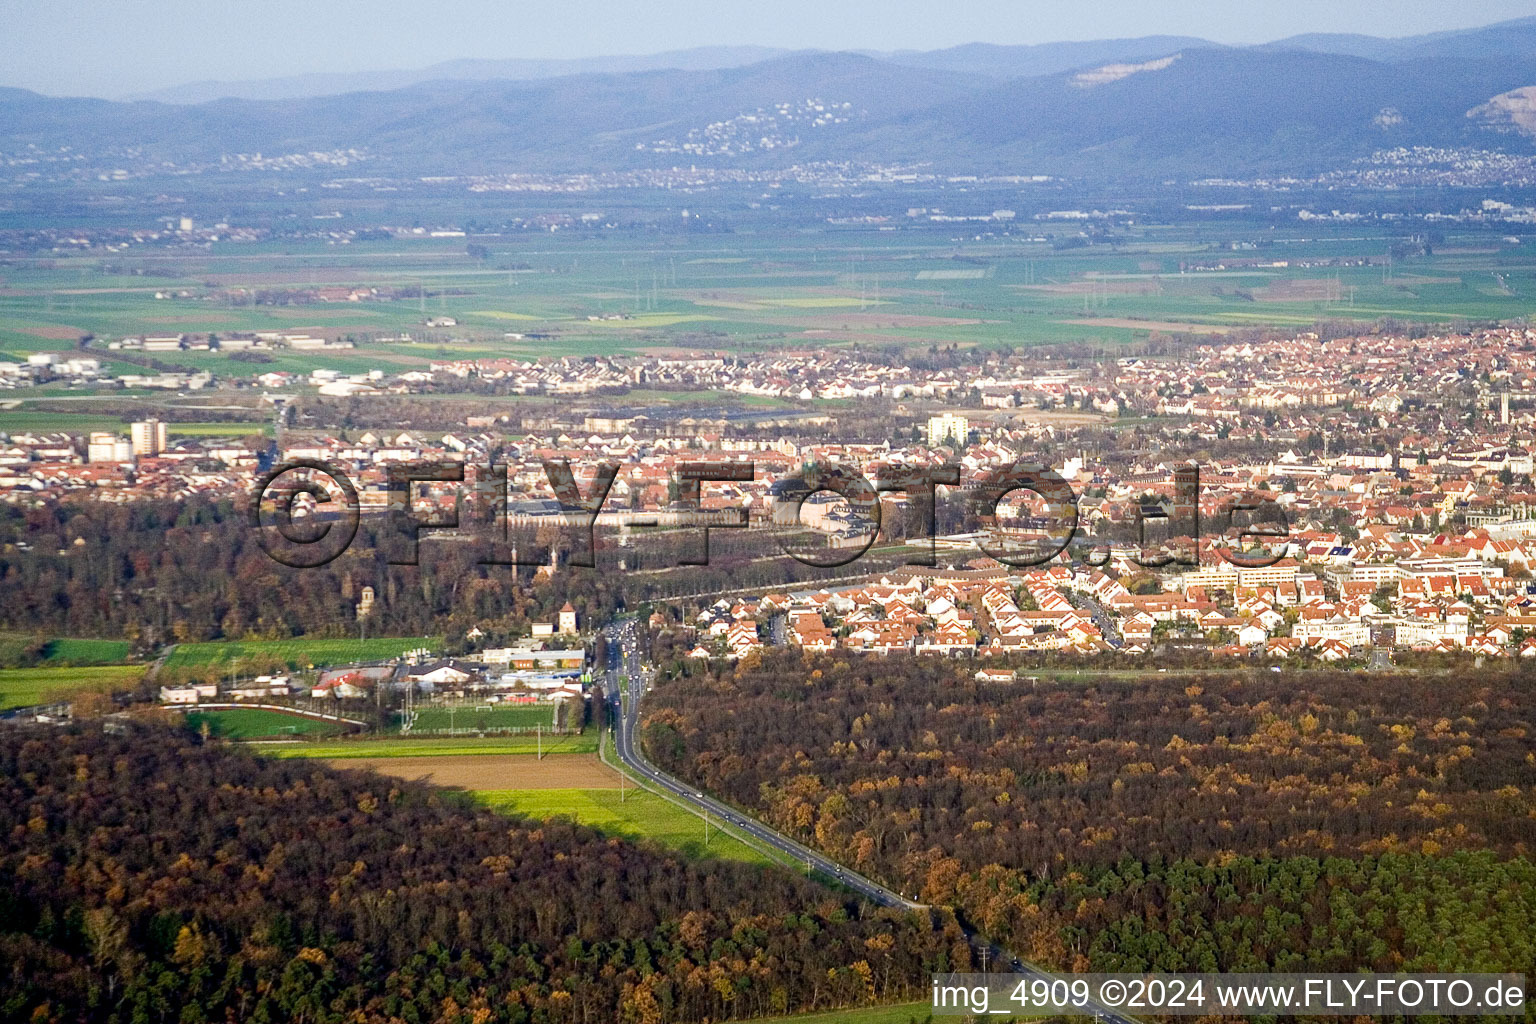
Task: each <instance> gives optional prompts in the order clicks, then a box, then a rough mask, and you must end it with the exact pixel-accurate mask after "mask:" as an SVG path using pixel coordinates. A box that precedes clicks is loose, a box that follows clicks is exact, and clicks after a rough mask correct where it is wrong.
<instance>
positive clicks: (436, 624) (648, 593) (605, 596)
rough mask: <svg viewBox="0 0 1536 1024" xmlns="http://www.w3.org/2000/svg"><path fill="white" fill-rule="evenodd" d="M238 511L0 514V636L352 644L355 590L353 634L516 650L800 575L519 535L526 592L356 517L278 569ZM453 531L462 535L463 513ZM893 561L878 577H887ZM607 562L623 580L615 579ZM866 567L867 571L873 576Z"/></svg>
mask: <svg viewBox="0 0 1536 1024" xmlns="http://www.w3.org/2000/svg"><path fill="white" fill-rule="evenodd" d="M244 505H245V503H244V500H243V499H241V500H230V499H228V498H218V499H215V498H206V497H193V498H190V499H188V500H185V501H171V500H164V501H151V500H142V501H133V502H124V503H109V502H103V501H99V500H95V499H79V500H66V501H60V502H56V503H52V504H49V505H47V506H44V507H38V508H28V509H22V508H18V507H17V506H15V505H5V506H0V628H4V629H11V630H20V631H25V632H37V633H44V634H50V635H57V636H96V637H113V638H124V639H129V640H134V641H137V642H140V643H141V644H142V645H144V646H145V647H146V648H150V647H153V646H154V645H158V644H163V643H179V642H188V641H199V640H216V639H235V640H242V639H282V638H285V637H290V636H299V635H303V634H311V635H316V636H356V635H357V633H358V629H359V625H358V621H357V617H356V614H355V604H356V601H357V599H358V596H359V595H360V593H361V590H362V588H363V587H364V586H371V587H373V588H374V591H375V593H376V596H377V600H376V602H375V604H374V606H373V612H372V614H371V615H370V617H369V619H368V622H367V623H366V630H367V633H368V635H370V636H425V635H434V636H446V637H447V638H448V639H449V641H450V646H451V645H452V641H453V640H454V638H455V637H462V635H463V633H464V632H466V631H467V630H469V629H470V628H471V627H472V626H478V627H479V628H480V629H481V630H483V631H484V632H485V633H487V634H488V635H489V636H490V637H491V638H492V640H495V639H499V638H502V637H505V636H509V635H517V634H519V633H521V634H522V635H526V634H527V632H528V623H529V622H530V621H533V620H546V621H547V620H550V619H553V618H554V615H555V612H556V610H557V609H559V608H560V607H561V606H562V605H564V604H565V602H566V601H570V602H571V604H572V605H573V606H574V607H575V609H576V611H577V613H578V615H579V616H580V619H581V621H583V622H590V621H604V620H606V619H608V618H610V617H611V616H612V614H613V612H614V611H615V609H619V608H623V607H628V608H631V609H632V608H636V607H638V606H639V605H640V604H642V603H643V602H644V601H645V600H647V599H648V598H651V597H656V596H667V595H691V594H711V593H716V592H719V591H722V590H725V591H729V590H732V589H734V588H740V587H744V586H745V587H749V588H750V587H760V588H764V589H773V588H775V587H779V586H782V585H785V584H787V583H789V582H791V581H793V580H796V579H803V578H805V577H807V576H814V575H815V574H816V570H812V569H809V568H808V567H806V566H804V565H801V564H800V563H799V562H797V561H795V560H794V559H792V558H790V557H788V556H784V555H782V552H780V551H779V549H778V546H777V541H776V539H775V538H774V537H772V536H770V535H768V534H767V531H764V530H718V529H717V530H712V531H710V537H709V554H710V564H709V565H686V564H684V562H685V559H686V558H688V557H697V556H698V555H699V554H700V553H701V552H702V551H703V537H704V535H703V531H702V530H697V529H693V530H676V531H660V532H658V533H656V534H654V535H646V534H639V533H637V536H639V537H640V538H641V539H639V540H637V541H636V542H635V543H634V544H633V545H632V546H629V547H626V548H624V549H622V550H620V549H618V548H617V547H615V546H612V538H611V536H605V534H604V532H603V531H599V533H598V542H599V551H598V554H597V560H598V565H599V568H587V567H582V566H578V565H571V564H566V563H567V557H566V556H568V555H569V553H570V550H571V548H572V547H574V546H575V545H576V544H578V543H580V544H584V543H585V541H583V540H579V539H578V538H576V537H575V536H574V535H569V536H568V535H565V534H563V533H562V532H561V531H560V530H559V529H558V528H556V527H549V528H542V527H541V528H539V529H530V530H528V531H526V532H527V536H526V537H524V538H522V539H521V540H520V541H519V544H520V546H519V548H518V550H519V557H520V558H523V559H525V560H531V561H532V562H534V563H537V564H542V563H544V562H546V561H547V560H548V557H549V552H550V550H551V548H553V549H556V550H557V552H558V557H559V560H560V562H561V564H560V567H559V571H557V572H556V573H555V574H554V575H553V577H552V578H550V579H548V580H547V581H541V582H540V583H539V584H538V585H537V586H533V585H531V578H532V577H533V575H534V569H533V567H532V566H521V567H513V566H510V565H500V564H493V563H490V562H488V561H487V560H488V559H490V558H493V557H501V558H506V557H507V555H508V552H507V551H506V549H505V547H504V546H503V547H501V549H500V550H499V551H498V550H496V549H493V548H492V546H491V545H490V544H488V543H486V544H482V543H477V542H469V543H463V542H454V541H451V540H446V539H443V540H434V539H432V534H430V533H426V532H424V533H423V539H422V541H421V544H420V546H419V549H418V557H419V561H420V564H419V565H392V564H390V562H389V557H390V555H391V554H392V553H395V552H398V551H399V550H400V549H399V547H398V546H397V545H398V541H399V536H398V534H397V533H396V531H394V530H393V529H392V525H391V524H390V522H389V521H388V520H387V519H386V518H384V517H379V516H364V517H363V518H362V520H361V522H360V525H359V528H358V531H357V536H356V538H355V539H354V540H353V541H352V543H351V545H350V546H349V547H348V549H347V550H346V552H345V553H344V554H342V555H341V556H340V557H338V558H336V559H335V560H334V561H332V562H330V563H329V564H326V565H322V566H317V567H314V568H293V567H290V566H287V565H283V564H280V563H279V562H278V561H276V560H274V559H273V558H272V557H271V556H269V555H268V554H267V553H266V552H265V551H264V550H262V547H261V545H260V543H259V538H258V535H257V531H256V530H255V529H253V528H252V527H251V526H250V524H249V522H248V521H247V518H246V508H245V507H244ZM464 522H465V523H466V525H467V524H469V523H470V522H472V520H471V519H470V517H469V516H468V514H466V516H465V519H464ZM467 532H468V529H466V533H467ZM572 533H573V534H574V530H573V531H572ZM605 545H606V546H605ZM530 552H531V554H530ZM774 556H779V557H774ZM905 557H906V556H904V555H903V556H898V557H896V558H891V559H887V562H889V564H891V565H898V564H900V561H901V560H902V559H903V558H905ZM620 558H622V559H623V560H624V564H625V567H626V568H627V569H628V570H629V571H627V572H621V571H617V569H618V565H619V559H620ZM868 562H869V567H870V568H874V567H875V566H876V565H877V564H883V563H879V562H878V560H876V559H874V558H873V557H871V558H870V559H869V560H868ZM652 570H666V571H665V572H655V571H652ZM827 572H834V571H833V570H829V571H827Z"/></svg>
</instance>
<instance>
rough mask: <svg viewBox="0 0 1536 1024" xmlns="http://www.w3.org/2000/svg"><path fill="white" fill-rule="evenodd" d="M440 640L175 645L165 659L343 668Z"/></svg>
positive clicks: (172, 664)
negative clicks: (357, 662) (350, 664)
mask: <svg viewBox="0 0 1536 1024" xmlns="http://www.w3.org/2000/svg"><path fill="white" fill-rule="evenodd" d="M441 642H442V639H441V638H440V637H428V636H414V637H411V636H407V637H392V636H383V637H371V638H369V639H366V640H359V639H357V638H355V637H353V638H324V637H292V638H289V639H287V640H215V641H209V642H206V643H192V644H178V645H177V646H176V649H175V650H174V651H172V652H171V655H170V657H168V658H167V659H166V662H165V667H166V670H167V671H169V672H172V673H175V672H177V671H179V670H183V669H203V668H210V667H216V666H217V667H226V668H227V667H230V666H235V665H239V664H242V663H253V664H257V665H260V664H264V663H275V662H281V663H284V664H286V665H288V666H289V667H290V668H294V669H301V668H309V667H311V666H313V667H316V668H320V667H324V666H326V665H345V664H349V663H351V662H354V661H383V660H386V659H389V658H398V657H399V656H400V655H402V654H404V653H405V652H406V651H410V650H415V649H416V648H418V647H426V648H432V647H435V646H437V645H438V644H439V643H441Z"/></svg>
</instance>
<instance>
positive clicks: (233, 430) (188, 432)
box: [0, 408, 272, 437]
mask: <svg viewBox="0 0 1536 1024" xmlns="http://www.w3.org/2000/svg"><path fill="white" fill-rule="evenodd" d="M151 414H152V410H146V411H145V413H144V415H151ZM131 422H132V421H131V420H128V419H124V418H123V417H122V416H113V415H110V414H105V413H90V412H79V413H76V412H47V411H42V410H37V409H25V408H23V409H0V432H3V433H7V434H19V433H22V432H25V431H33V430H35V431H54V430H62V431H68V432H69V433H72V434H88V433H90V432H91V431H93V430H105V431H110V432H112V433H114V434H127V432H128V425H129V423H131ZM166 432H167V433H168V434H170V435H171V436H172V437H176V436H182V437H246V436H248V435H250V434H267V435H270V434H271V433H272V424H271V423H267V422H262V423H211V422H210V423H167V424H166Z"/></svg>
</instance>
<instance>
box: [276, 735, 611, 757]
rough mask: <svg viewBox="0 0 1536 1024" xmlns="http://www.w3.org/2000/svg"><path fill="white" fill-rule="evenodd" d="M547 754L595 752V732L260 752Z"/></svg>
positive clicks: (365, 742) (361, 742) (364, 742)
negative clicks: (540, 737)
mask: <svg viewBox="0 0 1536 1024" xmlns="http://www.w3.org/2000/svg"><path fill="white" fill-rule="evenodd" d="M541 743H542V749H543V751H544V753H546V754H593V753H596V752H597V734H596V732H594V731H588V732H585V733H572V734H569V735H564V736H545V737H543V738H542V740H540V739H537V738H535V737H533V736H500V737H496V738H493V739H478V738H474V737H468V736H457V737H442V738H439V737H433V738H423V739H394V738H390V739H374V738H369V737H360V738H358V739H356V740H349V741H347V742H345V743H296V744H293V745H291V746H287V745H281V744H272V745H269V746H266V747H264V748H263V753H266V754H269V755H271V756H273V757H323V758H331V759H349V758H383V757H389V758H415V757H447V756H462V755H469V754H477V755H479V754H484V755H490V754H535V753H537V752H538V751H539V749H540V744H541Z"/></svg>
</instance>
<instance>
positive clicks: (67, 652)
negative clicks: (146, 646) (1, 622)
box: [0, 633, 133, 667]
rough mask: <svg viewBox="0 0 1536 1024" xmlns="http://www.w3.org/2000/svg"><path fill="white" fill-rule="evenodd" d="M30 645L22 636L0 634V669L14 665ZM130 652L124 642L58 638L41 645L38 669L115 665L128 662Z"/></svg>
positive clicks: (130, 646)
mask: <svg viewBox="0 0 1536 1024" xmlns="http://www.w3.org/2000/svg"><path fill="white" fill-rule="evenodd" d="M31 642H32V637H31V636H29V635H27V634H25V633H0V666H13V665H16V664H17V663H18V661H20V659H22V658H23V657H24V656H25V651H26V648H27V647H28V646H29V645H30V644H31ZM132 650H133V645H132V644H130V643H129V642H128V641H127V640H91V639H85V638H79V637H59V638H57V639H53V640H48V641H45V642H44V644H43V648H42V652H41V661H42V665H41V666H39V667H43V666H47V667H60V666H65V665H115V664H118V663H120V662H123V661H126V660H128V655H129V653H130V652H131V651H132Z"/></svg>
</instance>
